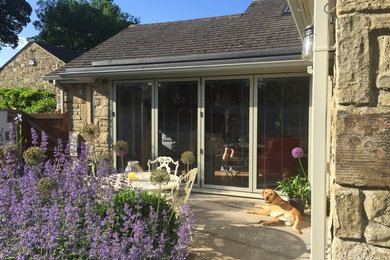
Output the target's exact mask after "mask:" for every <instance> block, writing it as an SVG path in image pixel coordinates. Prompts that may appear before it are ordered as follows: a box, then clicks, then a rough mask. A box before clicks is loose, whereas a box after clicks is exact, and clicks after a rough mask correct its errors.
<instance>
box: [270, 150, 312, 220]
mask: <svg viewBox="0 0 390 260" xmlns="http://www.w3.org/2000/svg"><path fill="white" fill-rule="evenodd" d="M292 156H293V157H294V158H297V159H298V161H299V166H300V169H301V172H300V173H299V174H297V175H295V176H292V177H289V178H287V179H285V180H282V181H278V182H277V184H278V186H277V188H276V189H277V190H280V191H281V193H282V194H283V195H286V196H288V198H289V203H290V204H291V205H292V206H294V207H295V208H297V209H298V210H299V211H300V212H301V214H303V212H304V208H305V204H306V205H308V206H309V207H310V202H311V185H310V182H309V179H308V177H307V174H306V172H305V169H304V168H303V165H302V162H301V157H302V156H303V149H302V148H300V147H295V148H294V149H293V150H292Z"/></svg>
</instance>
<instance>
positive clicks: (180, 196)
mask: <svg viewBox="0 0 390 260" xmlns="http://www.w3.org/2000/svg"><path fill="white" fill-rule="evenodd" d="M197 173H198V168H194V169H192V170H190V171H189V172H188V173H187V174H185V175H184V176H180V178H179V181H178V185H177V186H175V187H174V188H172V190H171V194H170V195H168V196H167V197H166V199H167V200H170V201H172V203H173V204H174V205H175V207H178V206H180V205H181V204H183V203H187V202H188V198H189V197H190V194H191V191H192V187H193V186H194V182H195V179H196V174H197ZM182 182H184V185H183V187H182V185H181V183H182ZM177 204H178V205H177Z"/></svg>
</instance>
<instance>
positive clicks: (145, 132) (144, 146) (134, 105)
mask: <svg viewBox="0 0 390 260" xmlns="http://www.w3.org/2000/svg"><path fill="white" fill-rule="evenodd" d="M151 95H152V83H120V84H117V88H116V96H117V101H116V105H117V107H116V109H117V115H116V121H117V122H116V125H117V140H124V141H126V142H127V143H128V144H129V150H128V153H127V154H126V155H125V156H124V157H123V161H124V162H127V161H131V160H137V161H139V163H140V165H141V166H142V167H143V168H146V167H147V166H146V163H147V161H148V160H149V159H150V158H151V104H152V100H151ZM117 168H118V169H120V168H121V158H118V160H117Z"/></svg>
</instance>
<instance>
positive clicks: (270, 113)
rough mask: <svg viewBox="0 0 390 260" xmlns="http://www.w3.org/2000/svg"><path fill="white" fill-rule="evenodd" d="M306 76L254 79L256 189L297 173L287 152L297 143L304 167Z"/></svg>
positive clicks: (307, 93) (306, 145) (306, 124)
mask: <svg viewBox="0 0 390 260" xmlns="http://www.w3.org/2000/svg"><path fill="white" fill-rule="evenodd" d="M309 83H310V81H309V78H308V77H294V78H260V79H258V81H257V91H258V105H257V109H258V112H257V115H258V118H257V121H258V123H257V173H256V174H257V187H256V188H257V189H264V188H267V187H276V182H277V181H279V180H282V179H284V178H287V177H290V176H293V175H296V174H298V173H299V167H298V161H297V159H295V158H294V157H292V155H291V151H292V149H293V148H295V147H297V146H300V147H301V148H303V150H304V151H305V155H304V157H303V158H301V159H302V162H303V165H304V167H305V168H306V169H307V154H308V153H307V152H308V124H309Z"/></svg>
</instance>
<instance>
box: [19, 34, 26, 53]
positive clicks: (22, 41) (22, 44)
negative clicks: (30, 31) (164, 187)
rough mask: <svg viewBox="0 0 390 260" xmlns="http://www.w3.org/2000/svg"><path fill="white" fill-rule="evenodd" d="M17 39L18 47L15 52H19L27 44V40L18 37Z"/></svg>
mask: <svg viewBox="0 0 390 260" xmlns="http://www.w3.org/2000/svg"><path fill="white" fill-rule="evenodd" d="M18 38H19V45H18V47H16V50H18V51H19V50H21V49H22V48H23V47H24V46H26V44H27V43H28V41H27V38H25V37H21V36H18Z"/></svg>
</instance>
